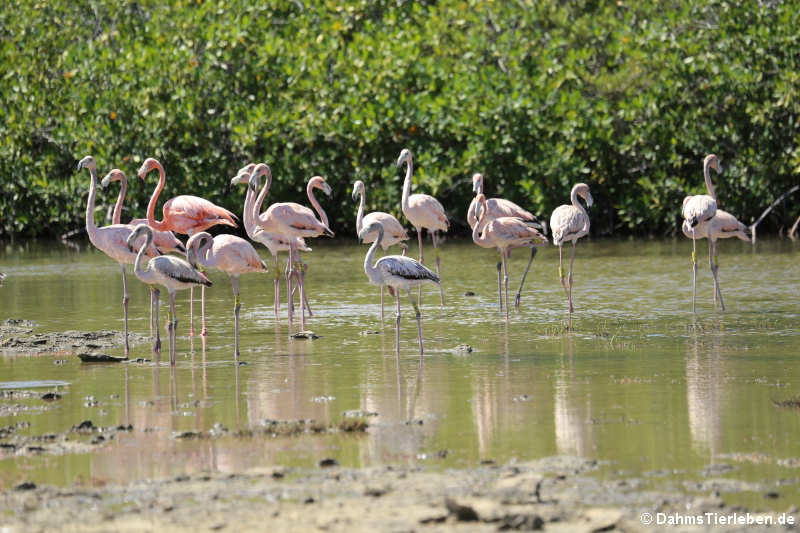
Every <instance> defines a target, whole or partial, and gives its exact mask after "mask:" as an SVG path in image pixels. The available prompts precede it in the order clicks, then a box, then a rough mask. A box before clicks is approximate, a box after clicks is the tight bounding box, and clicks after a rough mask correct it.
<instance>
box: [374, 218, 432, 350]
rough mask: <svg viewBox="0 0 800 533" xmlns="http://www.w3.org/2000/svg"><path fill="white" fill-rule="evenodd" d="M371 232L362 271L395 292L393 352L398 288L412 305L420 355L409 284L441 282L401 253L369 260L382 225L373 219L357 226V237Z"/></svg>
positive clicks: (414, 303) (419, 332) (419, 324)
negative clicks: (406, 295)
mask: <svg viewBox="0 0 800 533" xmlns="http://www.w3.org/2000/svg"><path fill="white" fill-rule="evenodd" d="M372 232H377V234H378V237H377V238H376V239H375V241H374V242H373V243H372V246H370V248H369V251H368V252H367V255H366V257H365V258H364V272H365V273H366V274H367V278H369V282H370V283H372V284H374V285H380V286H388V287H389V288H390V292H393V291H398V292H397V315H396V329H397V331H396V334H395V346H396V349H397V352H400V292H399V291H400V289H403V290H405V291H406V293H407V294H408V299H409V300H410V301H411V305H412V306H413V307H414V313H415V314H416V318H417V335H418V337H419V355H420V356H421V355H422V351H423V350H422V318H421V314H420V312H419V306H418V305H417V301H416V300H414V297H413V296H412V295H411V287H414V286H419V285H422V284H424V283H435V284H437V285H438V284H439V283H441V281H440V279H439V276H437V275H436V274H435V273H434V272H433V271H432V270H431V269H429V268H428V267H426V266H425V265H423V264H422V263H420V262H419V261H417V260H416V259H411V258H410V257H406V256H404V255H385V256H383V257H381V258H380V259H378V260H377V261H376V262H375V265H373V264H372V258H373V257H374V256H375V250H377V249H378V246H380V245H381V241H382V240H383V237H384V229H383V225H381V223H380V222H378V221H375V222H372V223H371V224H370V225H368V226H365V227H364V228H362V229H361V231H360V232H359V234H358V238H359V240H361V239H364V238H366V237H367V235H369V234H370V233H372Z"/></svg>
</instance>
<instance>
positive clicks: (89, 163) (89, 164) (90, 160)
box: [78, 155, 97, 170]
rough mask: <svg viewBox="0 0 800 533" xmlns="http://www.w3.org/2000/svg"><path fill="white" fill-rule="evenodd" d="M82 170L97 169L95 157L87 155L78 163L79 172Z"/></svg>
mask: <svg viewBox="0 0 800 533" xmlns="http://www.w3.org/2000/svg"><path fill="white" fill-rule="evenodd" d="M82 168H88V169H89V170H95V169H97V163H95V161H94V157H92V156H90V155H87V156H86V157H84V158H83V159H81V160H80V161H78V170H81V169H82Z"/></svg>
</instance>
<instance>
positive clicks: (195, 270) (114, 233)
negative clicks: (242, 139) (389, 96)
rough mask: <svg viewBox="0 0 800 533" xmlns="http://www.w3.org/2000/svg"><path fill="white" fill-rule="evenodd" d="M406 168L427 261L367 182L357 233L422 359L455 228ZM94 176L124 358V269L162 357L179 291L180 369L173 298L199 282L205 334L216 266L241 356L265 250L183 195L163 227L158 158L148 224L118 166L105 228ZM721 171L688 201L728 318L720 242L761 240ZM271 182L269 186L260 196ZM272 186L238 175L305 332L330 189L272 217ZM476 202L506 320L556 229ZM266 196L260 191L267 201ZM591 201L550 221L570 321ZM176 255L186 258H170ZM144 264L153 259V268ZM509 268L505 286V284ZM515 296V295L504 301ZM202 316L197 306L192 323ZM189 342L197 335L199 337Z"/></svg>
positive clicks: (711, 160)
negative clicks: (409, 318)
mask: <svg viewBox="0 0 800 533" xmlns="http://www.w3.org/2000/svg"><path fill="white" fill-rule="evenodd" d="M403 165H405V167H406V175H405V181H404V182H403V196H402V212H403V214H404V215H405V217H406V218H407V219H408V221H409V222H411V224H412V225H413V226H414V228H416V230H417V239H418V243H419V260H415V259H412V258H410V257H407V256H406V255H405V253H406V250H407V246H406V244H405V243H404V241H406V240H408V238H409V237H408V234H407V233H406V230H405V228H404V227H403V225H402V224H401V223H400V222H399V221H398V220H397V219H396V218H395V217H394V216H392V215H390V214H388V213H384V212H379V211H378V212H372V213H369V214H366V215H365V214H364V205H365V198H364V197H365V186H364V183H363V182H361V181H356V182H355V183H354V184H353V200H356V199H357V198H360V203H359V208H358V215H357V219H356V227H357V231H358V238H359V240H360V241H361V242H364V243H372V246H371V247H370V248H369V251H368V252H367V255H366V257H365V259H364V272H365V273H366V275H367V278H368V279H369V282H370V283H372V284H375V285H379V286H381V318H383V288H384V287H388V290H389V293H390V295H392V296H394V297H395V300H396V303H397V313H396V346H397V349H398V351H399V343H400V290H404V291H405V292H406V294H407V295H408V298H409V300H410V302H411V305H412V307H413V308H414V312H415V315H416V320H417V333H418V338H419V352H420V355H422V352H423V349H422V322H421V316H420V310H419V306H418V304H417V300H416V299H415V298H414V296H413V295H412V293H411V290H412V288H414V287H417V292H418V297H419V296H421V290H422V289H421V286H422V285H423V284H425V283H432V284H435V285H438V286H439V294H440V299H441V305H442V306H444V292H443V291H442V285H441V277H440V260H439V253H438V252H439V250H438V248H439V233H438V232H440V231H443V232H446V231H447V229H448V226H449V222H448V219H447V217H446V215H445V211H444V208H443V207H442V204H441V203H439V201H438V200H436V198H434V197H433V196H430V195H427V194H411V181H412V175H413V172H414V163H413V159H412V155H411V152H410V151H409V150H408V149H404V150H402V152H401V153H400V157H399V158H398V160H397V166H398V167H400V168H402V167H403ZM83 168H86V169H88V170H89V174H90V176H91V186H90V188H89V199H88V202H87V205H86V230H87V233H88V234H89V239H90V241H91V242H92V244H93V245H94V246H95V247H96V248H98V249H99V250H101V251H102V252H104V253H105V254H106V255H108V256H109V257H111V258H112V259H114V260H115V261H117V262H118V263H119V264H120V265H121V267H122V286H123V299H122V305H123V309H124V316H125V354H126V355H127V354H128V353H129V345H128V299H129V297H128V285H127V280H126V275H125V265H126V264H132V265H134V268H133V272H134V274H135V275H136V277H137V278H139V280H141V281H142V282H143V283H145V284H147V285H149V286H150V288H151V308H150V313H151V316H150V325H151V329H153V325H154V324H155V328H154V329H155V339H154V344H153V352H154V353H160V350H161V339H160V334H159V329H160V328H159V327H158V324H159V319H158V307H159V289H158V287H159V286H163V287H165V288H166V289H167V292H168V293H169V299H170V304H169V319H168V322H167V330H168V334H169V354H170V364H172V365H174V364H175V333H176V328H177V324H178V320H177V317H176V315H175V294H176V291H178V290H180V289H190V302H191V300H192V299H193V294H191V292H192V291H193V288H194V286H195V285H199V286H200V287H201V291H202V297H201V301H202V303H201V308H202V331H201V335H205V334H206V324H205V288H206V287H209V286H211V281H209V279H208V277H207V276H206V274H205V273H204V272H205V270H206V269H209V268H214V269H218V270H221V271H223V272H225V273H227V274H228V276H229V277H230V280H231V284H232V285H233V294H234V323H235V344H234V346H235V354H236V357H237V358H238V356H239V309H240V307H241V305H240V303H239V276H240V275H241V274H244V273H247V272H266V271H267V265H266V263H264V262H263V261H262V260H261V259H260V258H259V256H258V253H257V252H256V250H255V248H254V247H253V245H252V244H250V242H249V241H247V240H245V239H242V238H240V237H237V236H234V235H227V234H222V235H217V236H216V237H212V236H211V235H210V234H209V233H207V232H206V231H205V230H207V229H208V228H210V227H211V226H215V225H218V224H222V225H228V226H233V227H236V226H237V222H236V217H235V215H234V214H233V213H231V212H230V211H228V210H227V209H224V208H222V207H219V206H217V205H215V204H213V203H211V202H209V201H208V200H205V199H203V198H198V197H197V196H188V195H181V196H176V197H174V198H171V199H169V200H167V201H166V203H164V206H163V208H162V212H163V217H162V220H160V221H159V220H156V218H155V210H156V203H157V202H158V197H159V195H160V194H161V191H162V189H163V188H164V184H165V181H166V174H165V172H164V168H163V167H162V166H161V164H160V163H159V162H158V161H156V160H155V159H152V158H148V159H147V160H145V162H144V163H143V164H142V166H141V168H140V169H139V172H138V176H139V178H141V179H142V180H144V179H145V177H146V176H147V175H148V174H149V173H150V172H151V171H153V170H156V171H158V176H159V179H158V185H157V186H156V189H155V191H154V192H153V195H152V196H151V197H150V202H149V204H148V206H147V218H145V219H134V220H131V221H130V222H129V223H127V224H121V223H120V216H121V213H122V204H123V201H124V198H125V193H126V187H127V183H126V179H125V174H124V173H123V172H122V171H120V170H118V169H114V170H112V171H111V172H109V173H108V174H107V175H106V176H105V177H104V178H103V180H102V186H103V187H107V186H108V185H109V183H111V182H112V181H120V182H121V188H120V192H119V197H118V198H117V202H116V205H115V207H114V214H113V220H112V222H113V223H112V224H111V225H109V226H104V227H97V225H96V224H95V221H94V211H95V196H96V193H97V165H96V162H95V160H94V158H92V157H91V156H86V157H84V158H83V159H82V160H81V161H80V162H79V163H78V170H81V169H83ZM712 168H713V169H714V170H716V171H717V172H718V173H719V172H721V170H722V168H721V166H720V164H719V161H718V159H717V156H715V155H713V154H711V155H708V156H706V158H705V160H704V162H703V175H704V178H705V183H706V188H707V189H708V194H703V195H696V196H687V197H686V198H684V201H683V218H684V221H683V225H682V230H683V233H684V234H685V235H686V236H687V237H689V238H691V239H692V240H693V243H692V264H693V280H692V285H693V298H692V308H693V310H694V301H695V299H696V276H697V261H696V254H695V251H696V239H698V238H700V239H702V238H707V239H708V243H709V248H708V254H709V266H710V268H711V272H712V274H713V276H714V302H715V305H716V303H717V300H718V301H719V305H720V306H721V307H722V309H723V310H724V309H725V305H724V303H723V300H722V293H721V292H720V288H719V278H718V276H717V272H718V269H719V266H718V263H717V247H716V241H717V239H719V238H728V237H738V238H740V239H742V240H746V241H749V240H750V239H751V235H750V231H749V229H748V228H747V227H746V226H745V225H744V224H742V223H741V222H739V221H738V220H736V218H735V217H733V216H732V215H731V214H729V213H727V212H725V211H722V210H721V209H717V203H716V197H715V195H714V187H713V185H712V183H711V177H710V174H709V169H712ZM261 178H264V180H265V183H264V185H263V187H262V188H261V190H260V191H258V189H259V186H260V181H261ZM271 182H272V173H271V171H270V168H269V167H268V166H267V165H266V164H264V163H260V164H252V163H251V164H249V165H247V166H245V167H244V168H242V169H240V170H239V172H238V173H237V175H236V177H234V178H233V179H232V180H231V184H232V185H233V184H242V185H246V186H247V193H246V197H245V201H244V210H243V218H242V222H243V224H244V227H245V230H246V231H247V235H248V237H249V238H250V239H251V240H253V241H256V242H260V243H261V244H263V245H264V246H266V247H267V249H268V250H269V251H270V253H271V254H272V257H273V260H274V282H273V285H274V292H275V299H274V302H275V303H274V310H275V316H276V317H277V316H278V312H279V303H278V302H279V297H280V295H279V285H280V275H279V267H278V253H279V252H283V251H287V252H289V260H288V262H287V266H286V273H285V275H286V283H287V296H288V298H287V300H288V318H289V322H290V323H291V322H292V320H293V316H294V312H295V309H294V293H295V292H296V291H297V292H299V298H298V301H299V306H300V321H301V327H302V329H305V314H306V312H308V313H309V315H311V309H310V307H309V306H308V301H307V298H306V294H305V268H306V266H305V264H304V263H303V261H302V260H301V258H300V255H299V252H301V251H309V250H310V248H308V247H307V246H306V243H305V240H304V239H306V238H311V237H319V236H322V235H327V236H333V235H334V233H333V231H332V230H331V229H330V226H329V224H328V217H327V216H326V214H325V211H324V210H323V209H322V207H321V206H320V204H319V202H318V201H317V199H316V198H315V196H314V190H315V189H320V190H322V191H323V192H324V193H326V194H327V195H330V193H331V188H330V186H329V185H328V184H327V183H326V182H325V179H324V178H322V177H320V176H315V177H313V178H311V180H310V181H309V182H308V186H307V189H306V190H307V194H308V199H309V202H310V203H311V205H312V206H313V208H314V210H311V209H309V208H308V207H305V206H302V205H300V204H297V203H294V202H281V203H274V204H272V205H270V206H269V207H268V208H267V209H266V210H265V211H263V212H262V211H261V206H262V204H263V202H264V200H265V198H266V196H267V193H268V192H269V188H270V185H271ZM472 183H473V192H474V193H475V198H474V199H473V200H472V203H471V204H470V206H469V209H468V211H467V220H468V222H469V225H470V227H471V228H472V239H473V241H474V242H475V244H477V245H478V246H481V247H483V248H496V249H497V251H498V254H499V256H500V260H499V261H498V263H497V284H498V293H499V298H500V309H501V310H502V309H503V307H505V313H506V319H508V312H509V306H508V265H507V260H508V258H509V255H510V252H511V250H512V249H513V248H523V247H526V248H530V251H531V255H530V259H529V261H528V265H527V268H526V269H525V273H524V274H523V276H522V281H521V283H520V286H519V289H518V291H517V294H516V299H515V306H516V307H517V308H518V307H519V303H520V294H521V291H522V286H523V284H524V282H525V277H526V276H527V273H528V270H529V269H530V266H531V262H532V261H533V258H534V256H535V255H536V246H537V245H541V244H546V243H547V242H548V238H547V237H546V233H547V227H546V226H545V224H544V223H543V221H541V220H539V219H538V218H537V217H536V216H534V215H533V214H531V213H529V212H528V211H526V210H524V209H522V208H521V207H520V206H518V205H517V204H515V203H513V202H511V201H509V200H505V199H503V198H488V199H487V198H486V197H485V196H484V194H483V176H482V175H481V174H475V175H474V176H473V178H472ZM257 191H258V194H257ZM579 197H580V198H582V199H583V200H584V202H585V203H586V206H587V207H591V205H592V195H591V194H590V192H589V186H588V185H586V184H585V183H578V184H576V185H575V186H574V187H573V188H572V191H571V193H570V204H566V205H561V206H559V207H557V208H556V209H555V210H554V211H553V213H552V215H551V216H550V224H549V226H550V230H551V232H552V241H553V244H555V245H557V246H558V249H559V253H558V257H559V265H558V272H559V277H560V279H561V285H562V286H563V288H564V291H565V293H566V298H567V305H568V310H569V313H570V316H571V315H572V312H573V304H572V267H573V263H574V261H575V244H576V242H577V240H578V239H580V238H581V237H583V236H584V235H586V234H587V233H588V232H589V216H588V214H587V213H586V209H585V208H584V206H583V205H582V204H581V203H580V201H579V200H578V198H579ZM423 229H427V230H428V232H429V233H430V234H431V237H432V240H433V247H434V253H435V264H436V272H433V271H432V270H431V269H429V268H428V267H426V266H425V265H424V264H423V263H424V258H423V252H422V230H423ZM175 233H180V234H184V235H188V236H189V239H188V241H186V244H185V245H184V244H182V243H181V241H180V240H178V239H177V238H176V237H175V235H174V234H175ZM566 242H571V243H572V255H571V257H570V263H569V274H568V276H567V277H566V280H565V276H564V268H563V259H562V245H563V244H564V243H566ZM394 244H397V245H399V246H401V247H402V248H403V255H384V256H383V257H381V258H380V259H378V260H377V261H375V263H374V264H373V258H374V255H375V251H376V250H377V248H378V247H379V246H380V247H382V248H383V250H384V252H385V251H386V249H387V248H389V247H390V246H392V245H394ZM171 252H175V253H178V254H180V255H181V256H182V257H179V256H177V255H167V254H169V253H171ZM145 260H147V261H146V262H145ZM501 268H502V280H501ZM504 295H505V296H504ZM191 313H192V308H191V306H190V324H192V323H193V320H192V319H191ZM190 334H194V331H193V330H190Z"/></svg>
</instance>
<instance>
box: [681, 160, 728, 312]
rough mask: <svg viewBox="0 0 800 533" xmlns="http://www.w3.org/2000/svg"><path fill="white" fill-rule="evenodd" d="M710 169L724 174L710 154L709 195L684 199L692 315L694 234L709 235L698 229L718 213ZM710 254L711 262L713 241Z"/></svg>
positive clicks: (705, 162) (705, 164) (705, 171)
mask: <svg viewBox="0 0 800 533" xmlns="http://www.w3.org/2000/svg"><path fill="white" fill-rule="evenodd" d="M709 168H713V169H714V170H716V171H717V174H719V173H721V172H722V167H721V166H720V164H719V159H718V158H717V156H716V155H714V154H708V155H707V156H706V157H705V159H703V178H704V179H705V182H706V190H708V194H697V195H695V196H687V197H685V198H684V199H683V210H682V211H683V227H686V228H688V229H689V237H690V238H691V239H692V313H694V312H695V302H696V300H697V245H696V243H697V240H696V237H694V233H695V232H698V233H700V232H702V233H704V234H705V233H707V231H706V230H705V228H702V227H698V225H699V226H702V225H704V224H707V223H708V221H709V220H711V219H712V218H713V217H714V215H715V214H716V212H717V197H716V195H715V194H714V185H713V184H712V183H711V173H710V172H709V170H708V169H709ZM685 231H686V230H684V233H685ZM700 238H702V237H700ZM708 253H709V261H710V258H711V241H709V249H708ZM712 272H713V269H712ZM714 283H715V285H716V284H717V281H716V274H714ZM716 301H717V293H716V291H715V292H714V302H715V303H716ZM723 310H724V308H723Z"/></svg>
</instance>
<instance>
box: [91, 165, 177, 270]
mask: <svg viewBox="0 0 800 533" xmlns="http://www.w3.org/2000/svg"><path fill="white" fill-rule="evenodd" d="M115 181H118V182H120V189H119V195H118V196H117V203H116V204H114V214H113V215H112V217H111V222H112V223H113V224H119V223H120V219H121V218H122V204H123V203H124V202H125V194H126V193H127V191H128V179H127V178H126V177H125V173H124V172H122V171H121V170H120V169H118V168H114V169H111V170H110V171H109V173H108V174H106V175H105V177H104V178H103V180H102V181H101V182H100V185H101V186H102V187H103V188H104V189H105V188H107V187H108V186H109V185H110V184H111V183H112V182H115ZM139 224H147V219H146V218H134V219H131V220H130V221H129V222H128V225H130V226H134V227H136V226H138V225H139ZM153 244H154V245H155V247H156V248H157V249H158V251H159V252H161V253H162V254H168V253H173V252H175V253H179V254H185V253H186V248H185V247H184V246H183V243H182V242H181V241H179V240H178V238H177V237H176V236H175V234H174V233H172V232H171V231H154V232H153Z"/></svg>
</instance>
